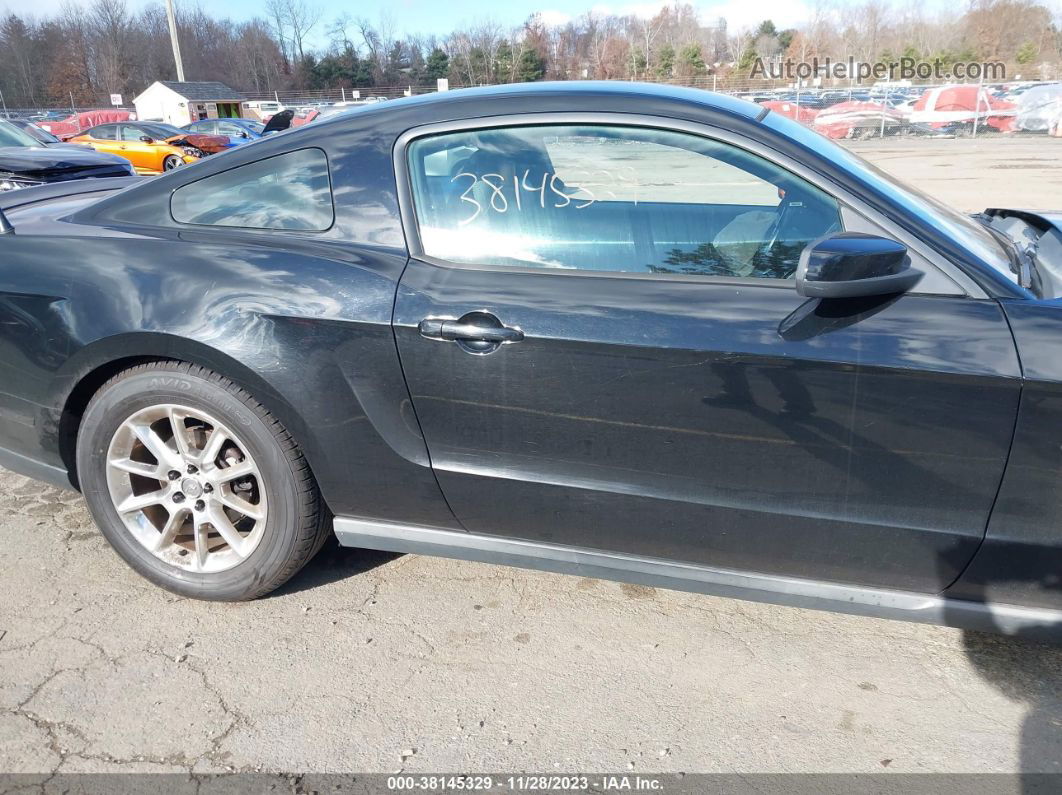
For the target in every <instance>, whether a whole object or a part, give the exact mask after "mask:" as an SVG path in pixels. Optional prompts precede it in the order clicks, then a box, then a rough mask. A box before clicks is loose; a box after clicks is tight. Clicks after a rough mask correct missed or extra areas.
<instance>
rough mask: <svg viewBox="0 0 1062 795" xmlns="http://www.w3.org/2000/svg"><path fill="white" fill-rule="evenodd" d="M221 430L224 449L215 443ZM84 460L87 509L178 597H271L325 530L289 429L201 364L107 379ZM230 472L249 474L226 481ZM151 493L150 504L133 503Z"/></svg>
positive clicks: (144, 571) (80, 458) (82, 448)
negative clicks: (183, 464) (179, 438)
mask: <svg viewBox="0 0 1062 795" xmlns="http://www.w3.org/2000/svg"><path fill="white" fill-rule="evenodd" d="M155 417H158V418H159V419H154V420H153V418H155ZM178 427H180V428H181V429H182V430H181V431H180V434H181V437H182V439H181V441H182V442H183V449H184V450H185V451H186V455H185V456H184V457H183V458H182V457H181V449H182V444H179V443H178V439H177V433H178V431H177V428H178ZM145 429H147V430H145ZM168 431H169V432H172V433H171V435H170V436H169V438H167V432H168ZM216 431H217V432H220V436H219V437H218V438H217V439H214V441H217V442H218V444H220V445H224V446H223V447H217V446H216V445H214V444H213V442H212V441H211V440H212V438H213V437H214V434H215V432H216ZM143 439H146V440H147V441H142V440H143ZM200 439H202V440H205V441H203V442H202V445H201V447H197V446H196V442H197V440H200ZM160 440H161V445H160ZM219 440H220V441H219ZM215 447H217V449H215ZM152 450H154V451H155V452H156V453H157V455H156V454H153V453H151V451H152ZM173 456H176V457H173ZM134 459H135V460H134ZM191 461H194V462H196V463H195V465H191V464H187V465H185V466H184V469H183V470H178V469H177V467H179V466H181V465H182V464H181V462H191ZM77 467H78V477H79V480H80V483H81V487H82V492H83V493H84V496H85V499H86V501H87V502H88V506H89V510H90V512H91V513H92V516H93V518H94V519H95V521H96V524H97V525H98V526H99V528H100V530H101V531H102V532H103V535H104V536H105V537H106V538H107V541H108V542H109V543H110V544H111V546H112V547H114V549H115V551H116V552H117V553H118V554H119V555H120V556H121V557H122V558H123V559H124V560H125V561H126V562H127V563H128V564H129V565H130V566H132V568H133V569H135V570H136V571H137V572H138V573H140V574H141V575H143V576H144V577H146V578H147V579H148V580H150V581H151V582H153V583H155V584H156V585H159V586H161V587H163V588H165V589H167V590H170V591H173V592H174V593H178V594H181V595H182V596H188V597H191V598H195V599H206V600H214V601H242V600H248V599H256V598H258V597H260V596H264V595H265V594H267V593H269V592H270V591H272V590H274V589H276V588H278V587H279V586H280V585H282V584H283V583H284V582H286V581H287V580H288V579H289V578H291V577H292V576H293V575H294V574H295V573H296V572H298V571H299V569H301V568H302V567H303V566H304V565H306V563H307V562H309V560H310V559H311V558H312V557H313V556H314V554H316V552H317V551H318V550H319V549H320V548H321V546H322V544H323V543H324V541H325V539H326V538H327V536H328V527H329V523H328V521H327V519H328V512H327V509H326V508H325V506H324V504H323V501H322V499H321V496H320V492H319V491H318V488H317V483H316V481H315V480H314V477H313V474H312V473H311V471H310V467H309V465H308V464H307V462H306V460H305V458H304V457H303V455H302V453H301V452H300V451H299V448H298V446H297V445H296V444H295V441H294V440H293V439H292V437H291V435H290V434H289V433H288V432H287V431H286V430H285V429H284V427H283V426H282V425H281V424H280V422H279V421H278V420H276V419H275V418H274V417H273V416H272V415H271V414H270V413H269V412H268V411H267V410H266V409H265V408H263V407H262V406H261V404H259V403H258V402H257V401H255V400H254V398H253V397H252V396H251V395H249V394H248V393H247V392H246V391H244V390H243V389H241V388H240V387H239V386H237V385H236V384H234V383H233V382H232V381H230V380H228V379H227V378H225V377H224V376H221V375H218V374H217V373H214V372H212V371H210V370H207V369H205V368H203V367H200V366H198V365H192V364H188V363H184V362H176V361H163V362H151V363H147V364H142V365H138V366H135V367H132V368H130V369H128V370H125V371H123V372H121V373H119V374H118V375H116V376H114V377H113V378H112V379H111V380H109V381H108V382H107V383H106V384H104V385H103V386H102V387H101V388H100V390H99V391H98V392H97V393H96V394H95V396H93V398H92V400H91V401H90V402H89V405H88V408H87V409H86V410H85V415H84V417H83V419H82V422H81V426H80V428H79V431H78V439H77ZM197 467H198V469H197ZM229 467H238V469H233V470H232V472H233V473H240V472H245V471H247V472H250V474H247V475H246V476H245V477H242V478H241V477H239V476H238V475H236V476H233V477H229V472H228V468H229ZM126 468H131V469H132V470H133V471H132V472H131V473H130V472H129V471H127V469H126ZM141 469H143V470H146V471H147V472H148V475H146V476H145V475H143V473H142V472H141V471H140V470H141ZM193 470H195V474H192V472H193ZM252 470H253V471H252ZM226 478H229V479H228V481H226ZM223 481H226V482H223ZM178 492H180V493H178ZM184 492H187V494H184ZM158 495H162V496H161V497H159V496H158ZM178 496H179V497H180V502H178ZM145 500H154V502H153V503H152V504H151V505H149V506H148V507H144V508H142V509H135V508H134V509H132V510H130V506H131V505H134V504H139V503H138V502H137V501H139V502H143V501H145ZM222 503H224V504H222ZM230 505H236V506H238V507H239V510H233V509H231V508H230V507H228V506H230ZM120 509H124V510H122V511H121V512H120ZM226 520H227V521H226ZM222 526H224V527H226V528H227V534H226V533H222V532H220V531H219V530H217V529H216V528H220V527H222ZM234 531H235V535H234ZM167 539H169V540H168V541H167ZM230 541H231V543H230Z"/></svg>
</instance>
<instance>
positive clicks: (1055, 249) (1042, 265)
mask: <svg viewBox="0 0 1062 795" xmlns="http://www.w3.org/2000/svg"><path fill="white" fill-rule="evenodd" d="M983 215H984V216H985V217H986V218H987V219H988V223H989V225H990V226H991V227H992V228H993V229H995V230H997V231H999V232H1002V233H1003V234H1005V235H1006V236H1007V237H1009V238H1010V239H1011V240H1013V241H1014V242H1015V244H1016V245H1017V246H1018V248H1019V249H1023V250H1026V251H1028V252H1029V253H1030V254H1031V256H1032V259H1033V262H1034V263H1035V269H1034V270H1033V272H1032V274H1031V281H1032V285H1031V287H1032V289H1033V291H1034V292H1035V293H1036V294H1037V295H1039V296H1040V297H1042V298H1059V297H1062V211H1055V210H1015V209H1009V208H1001V207H991V208H989V209H987V210H985V211H984V213H983Z"/></svg>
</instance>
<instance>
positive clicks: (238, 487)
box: [107, 404, 268, 573]
mask: <svg viewBox="0 0 1062 795" xmlns="http://www.w3.org/2000/svg"><path fill="white" fill-rule="evenodd" d="M107 486H108V490H109V492H110V497H111V501H112V503H113V505H114V509H115V511H116V512H117V514H118V516H119V518H120V519H121V521H122V523H123V524H124V525H125V527H126V529H127V530H128V531H129V532H130V533H131V534H132V536H133V537H134V538H135V539H136V540H137V541H138V542H139V543H140V544H141V545H142V546H144V547H145V548H146V549H147V550H148V551H149V552H151V554H153V555H154V556H155V557H157V558H160V559H161V560H163V561H165V562H166V563H169V564H171V565H173V566H177V567H179V568H181V569H185V570H188V571H192V572H198V573H213V572H221V571H226V570H228V569H231V568H233V567H234V566H237V565H239V564H240V563H241V562H243V561H244V560H245V559H246V558H247V557H248V556H249V555H250V554H251V553H252V552H254V550H255V548H257V546H258V544H259V542H260V541H261V540H262V535H263V532H264V529H265V523H266V517H267V510H268V506H267V503H266V484H265V482H264V479H263V477H262V473H261V471H260V470H259V468H258V466H257V464H256V463H255V461H254V459H253V458H252V457H251V454H250V451H249V450H248V448H247V446H246V445H245V444H244V443H243V441H242V440H241V439H240V438H239V437H238V436H237V435H236V434H235V433H233V431H232V430H231V429H229V428H228V427H226V426H225V425H224V424H223V423H222V422H220V421H219V420H217V419H216V418H215V417H213V416H211V415H210V414H208V413H207V412H205V411H203V410H201V409H193V408H189V407H187V406H180V405H173V404H164V405H157V406H151V407H149V408H145V409H141V410H140V411H138V412H136V413H135V414H133V415H132V416H131V417H129V418H128V419H126V420H125V421H124V422H123V423H122V424H121V425H120V426H119V427H118V429H117V430H116V431H115V433H114V435H113V437H112V438H111V443H110V445H109V447H108V450H107Z"/></svg>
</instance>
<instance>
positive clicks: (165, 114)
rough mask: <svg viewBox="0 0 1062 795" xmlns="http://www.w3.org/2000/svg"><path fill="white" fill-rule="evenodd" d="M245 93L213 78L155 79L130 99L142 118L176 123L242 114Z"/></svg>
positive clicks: (178, 125) (178, 124)
mask: <svg viewBox="0 0 1062 795" xmlns="http://www.w3.org/2000/svg"><path fill="white" fill-rule="evenodd" d="M246 99H247V98H246V97H245V96H244V95H243V94H241V93H240V92H239V91H236V90H235V89H232V88H229V87H228V86H227V85H225V84H224V83H218V82H216V81H213V80H206V81H197V82H184V83H180V82H177V81H176V80H156V81H155V82H154V83H152V84H151V85H150V86H148V87H147V88H145V89H144V90H143V91H142V92H140V94H139V95H137V96H136V97H135V98H134V99H133V105H135V106H136V116H137V118H138V119H140V120H141V121H164V122H167V123H169V124H173V125H175V126H177V127H183V126H184V125H185V124H188V123H189V122H193V121H199V120H200V119H236V118H239V117H241V116H243V115H244V113H243V112H244V110H245V108H246Z"/></svg>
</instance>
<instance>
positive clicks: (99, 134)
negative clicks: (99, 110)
mask: <svg viewBox="0 0 1062 795" xmlns="http://www.w3.org/2000/svg"><path fill="white" fill-rule="evenodd" d="M116 131H117V125H114V124H104V125H102V126H100V127H92V128H91V129H89V130H86V131H85V132H84V133H83V135H90V136H92V137H93V138H95V139H96V140H97V141H113V140H115V132H116Z"/></svg>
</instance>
